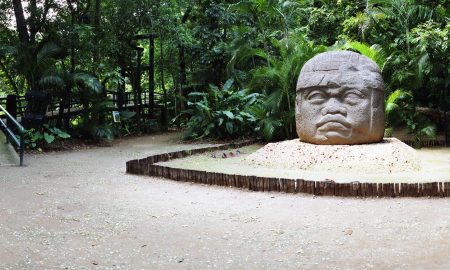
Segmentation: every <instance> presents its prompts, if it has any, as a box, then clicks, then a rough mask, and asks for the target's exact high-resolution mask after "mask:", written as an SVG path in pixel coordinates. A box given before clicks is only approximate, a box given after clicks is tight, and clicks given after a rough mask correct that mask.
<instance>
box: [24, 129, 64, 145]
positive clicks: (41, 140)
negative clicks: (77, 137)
mask: <svg viewBox="0 0 450 270" xmlns="http://www.w3.org/2000/svg"><path fill="white" fill-rule="evenodd" d="M68 138H70V135H69V134H68V133H67V132H65V131H62V130H61V129H59V128H56V127H51V126H49V125H47V124H44V125H43V128H42V130H35V129H29V130H27V131H26V134H25V145H26V146H27V147H28V148H31V149H34V148H37V147H39V146H42V145H43V144H52V143H54V142H55V140H57V139H68Z"/></svg>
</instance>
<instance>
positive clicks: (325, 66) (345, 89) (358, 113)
mask: <svg viewBox="0 0 450 270" xmlns="http://www.w3.org/2000/svg"><path fill="white" fill-rule="evenodd" d="M383 87H384V86H383V81H382V78H381V74H380V71H379V69H378V67H377V65H376V64H375V63H374V62H372V61H371V60H370V59H368V58H367V57H364V56H362V55H360V54H357V53H354V52H348V51H335V52H327V53H322V54H319V55H317V56H315V57H314V58H312V59H311V60H309V61H308V62H307V63H306V64H305V65H304V67H303V69H302V71H301V72H300V76H299V80H298V83H297V99H296V124H297V134H298V135H299V137H300V140H301V141H304V142H310V143H315V144H362V143H373V142H379V141H381V140H382V139H383V134H384V97H383Z"/></svg>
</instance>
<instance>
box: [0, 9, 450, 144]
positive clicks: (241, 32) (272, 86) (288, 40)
mask: <svg viewBox="0 0 450 270" xmlns="http://www.w3.org/2000/svg"><path fill="white" fill-rule="evenodd" d="M148 34H152V35H154V37H155V39H154V48H155V52H154V63H155V66H154V84H155V95H156V97H157V98H156V102H157V104H159V105H160V106H163V107H164V108H165V109H166V113H167V116H166V118H167V119H168V120H169V121H168V124H169V125H170V126H174V127H175V126H176V127H184V128H186V129H187V131H188V132H187V137H189V138H194V139H195V138H207V137H212V138H224V139H231V138H237V137H242V136H260V137H262V138H264V139H266V140H282V139H289V138H294V137H296V134H295V123H294V100H295V84H296V79H297V76H298V74H299V71H300V69H301V67H302V65H303V64H304V63H305V62H306V61H307V60H309V59H310V58H311V57H313V56H314V55H315V54H317V53H320V52H324V51H327V50H344V49H347V50H354V51H357V52H360V53H362V54H364V55H366V56H368V57H370V58H372V59H373V60H374V61H376V62H377V63H378V65H379V66H380V69H381V70H382V72H383V77H384V80H385V83H386V113H387V123H386V127H387V128H388V129H387V131H388V132H390V131H391V130H392V128H395V127H403V128H407V129H408V130H409V132H411V133H413V134H414V135H415V136H416V138H417V140H420V138H421V137H423V135H427V136H434V135H435V133H436V131H444V130H445V129H446V127H447V126H448V120H445V112H446V111H447V110H448V104H449V103H450V97H449V84H450V75H449V74H450V63H449V61H450V43H449V37H450V1H449V0H288V1H283V0H241V1H236V0H162V1H161V0H23V1H22V0H0V97H1V96H6V95H7V94H16V95H23V94H24V93H25V92H27V91H29V90H35V91H42V92H47V93H50V94H51V95H53V96H54V97H60V99H65V98H67V97H68V96H71V97H76V98H77V99H78V100H79V101H80V102H81V103H82V104H83V107H84V108H85V109H86V111H85V112H84V113H83V114H81V115H78V116H76V117H73V119H70V121H68V123H66V124H64V123H62V122H64V121H62V122H61V121H55V122H51V123H49V124H50V125H51V126H56V127H58V128H61V129H64V130H65V131H67V132H68V133H70V134H71V135H72V136H80V137H84V138H92V137H97V138H98V137H108V138H111V137H113V136H114V135H115V134H117V133H118V132H120V133H122V134H124V133H126V134H127V133H133V132H136V127H137V125H136V123H134V124H133V121H134V122H136V121H139V122H140V125H143V126H146V127H147V128H146V129H145V128H144V129H139V130H141V131H142V130H144V131H149V130H152V126H154V125H156V124H155V121H151V119H150V120H148V121H144V120H145V118H144V117H141V116H140V114H139V115H134V113H130V114H128V116H129V117H125V116H124V118H129V119H128V120H127V121H128V122H127V124H126V125H121V126H115V125H113V123H112V118H111V117H110V116H109V115H110V112H109V111H108V110H106V109H105V108H106V107H107V105H108V102H110V99H111V96H110V95H107V94H106V93H107V91H109V92H114V91H118V89H124V91H126V92H133V91H135V90H136V89H135V88H136V85H137V84H138V85H139V87H140V88H141V89H143V91H144V92H145V91H147V90H146V89H148V88H149V85H150V84H151V83H152V82H151V81H150V77H149V76H146V75H143V76H140V79H139V82H137V84H136V74H135V73H134V72H133V70H131V71H130V67H135V66H136V65H137V62H136V54H137V51H136V46H139V47H141V48H143V52H142V63H144V64H145V63H148V61H149V57H151V56H150V50H149V48H150V47H149V42H147V40H145V39H142V40H140V39H136V36H137V35H148ZM133 82H134V83H133ZM138 113H140V112H138ZM143 115H145V112H143ZM133 119H134V120H133ZM47 127H48V126H47ZM117 129H120V130H119V131H118V130H117Z"/></svg>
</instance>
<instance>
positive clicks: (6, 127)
mask: <svg viewBox="0 0 450 270" xmlns="http://www.w3.org/2000/svg"><path fill="white" fill-rule="evenodd" d="M0 111H2V112H3V113H4V115H6V118H7V119H6V123H5V122H4V121H3V120H2V119H1V118H0V126H1V129H2V131H3V132H4V133H5V135H6V143H9V142H14V143H15V144H16V145H17V147H18V148H19V157H20V166H23V156H24V151H25V138H24V136H25V128H23V126H22V125H21V124H19V122H17V120H16V119H15V118H14V117H13V116H12V115H11V114H9V112H8V111H7V110H5V108H3V106H1V105H0ZM13 125H14V126H15V127H16V130H17V132H18V133H19V134H18V137H19V138H17V135H16V134H14V131H13V129H11V127H12V126H13Z"/></svg>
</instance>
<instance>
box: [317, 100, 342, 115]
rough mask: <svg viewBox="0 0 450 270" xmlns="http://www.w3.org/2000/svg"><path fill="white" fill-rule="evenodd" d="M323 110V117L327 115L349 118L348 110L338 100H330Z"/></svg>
mask: <svg viewBox="0 0 450 270" xmlns="http://www.w3.org/2000/svg"><path fill="white" fill-rule="evenodd" d="M324 105H325V106H324V107H323V109H322V115H327V114H341V115H343V116H347V109H346V108H345V107H344V106H343V104H342V103H341V102H340V101H339V100H338V99H337V98H334V97H332V98H330V99H329V100H328V101H327V102H326V103H325V104H324Z"/></svg>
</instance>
